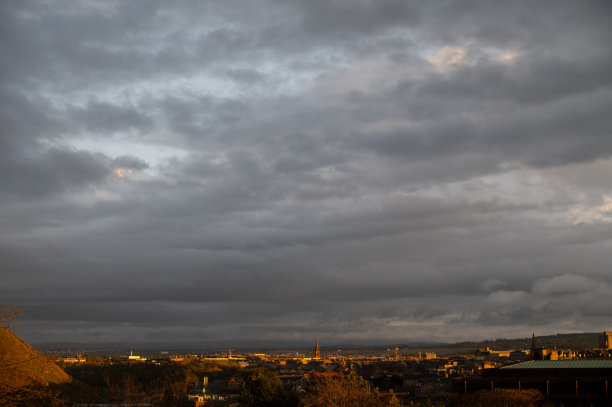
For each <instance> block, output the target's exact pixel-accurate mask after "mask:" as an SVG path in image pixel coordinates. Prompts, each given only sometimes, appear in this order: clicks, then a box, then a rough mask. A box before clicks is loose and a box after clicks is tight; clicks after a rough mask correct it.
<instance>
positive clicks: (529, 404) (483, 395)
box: [458, 389, 544, 407]
mask: <svg viewBox="0 0 612 407" xmlns="http://www.w3.org/2000/svg"><path fill="white" fill-rule="evenodd" d="M543 399H544V396H543V395H542V393H540V392H539V391H537V390H533V389H528V390H517V389H494V390H481V391H478V392H476V393H474V394H472V395H470V396H469V397H467V398H466V399H465V400H464V402H463V403H459V404H458V406H466V407H467V406H470V407H497V406H499V407H536V406H539V405H540V404H541V402H542V400H543Z"/></svg>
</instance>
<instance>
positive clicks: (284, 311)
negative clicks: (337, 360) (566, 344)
mask: <svg viewBox="0 0 612 407" xmlns="http://www.w3.org/2000/svg"><path fill="white" fill-rule="evenodd" d="M610 27H612V3H611V2H609V1H604V0H602V1H595V0H592V1H588V0H587V1H574V0H571V1H570V0H568V1H557V0H555V1H546V0H543V1H536V2H534V1H512V2H490V1H489V2H485V1H469V0H468V1H452V0H445V1H427V2H423V1H399V0H354V1H341V0H331V1H327V0H325V1H324V0H308V1H306V0H303V1H299V0H283V1H280V0H278V1H277V0H261V1H257V2H254V1H238V0H223V1H206V2H202V1H195V0H193V1H191V0H177V1H160V0H157V1H156V0H146V1H145V0H130V1H118V0H80V1H76V2H75V1H72V0H70V1H69V0H50V1H44V2H40V1H34V0H21V1H4V2H2V4H1V5H0V61H1V62H0V261H1V267H0V304H8V305H11V306H15V307H23V310H24V315H23V316H22V317H21V318H20V322H19V325H18V327H17V333H18V334H20V335H21V336H22V337H23V338H25V339H26V340H29V341H32V342H38V343H42V342H55V341H73V342H88V343H105V342H167V341H174V342H176V341H178V342H180V341H195V342H197V341H225V342H227V343H231V342H232V341H238V340H241V341H264V342H265V341H285V342H286V343H294V342H309V341H313V342H314V339H315V338H318V339H319V341H320V343H321V344H324V343H325V342H327V343H332V342H333V343H362V342H367V341H378V342H381V343H384V342H392V343H397V342H410V341H422V340H435V341H460V340H478V339H485V338H501V337H505V338H514V337H528V336H531V333H532V332H535V333H536V335H538V334H542V335H543V334H549V333H560V332H594V331H603V330H610V329H612V272H611V269H610V265H611V264H612V111H611V106H612V47H611V46H610V44H612V30H611V29H610Z"/></svg>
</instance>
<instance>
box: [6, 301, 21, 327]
mask: <svg viewBox="0 0 612 407" xmlns="http://www.w3.org/2000/svg"><path fill="white" fill-rule="evenodd" d="M21 315H23V308H21V307H19V308H12V307H10V306H8V305H6V304H5V305H3V306H2V309H0V324H2V326H4V327H5V328H7V329H12V328H13V327H14V326H15V320H16V319H17V318H18V317H20V316H21Z"/></svg>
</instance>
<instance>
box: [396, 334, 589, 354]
mask: <svg viewBox="0 0 612 407" xmlns="http://www.w3.org/2000/svg"><path fill="white" fill-rule="evenodd" d="M599 335H600V333H599V332H585V333H575V334H556V335H545V336H536V345H537V346H538V347H545V348H556V349H589V348H591V349H592V348H596V347H597V346H598V345H599V338H598V337H599ZM530 346H531V337H527V338H516V339H495V340H486V341H480V342H457V343H452V344H442V345H430V346H418V345H417V346H412V345H408V346H402V347H401V353H402V354H406V355H415V354H417V353H418V352H435V353H437V354H439V355H451V354H459V353H470V352H473V351H475V350H476V349H478V348H491V349H495V350H508V349H529V347H530Z"/></svg>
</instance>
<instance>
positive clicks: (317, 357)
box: [315, 339, 321, 359]
mask: <svg viewBox="0 0 612 407" xmlns="http://www.w3.org/2000/svg"><path fill="white" fill-rule="evenodd" d="M320 357H321V354H320V353H319V340H318V339H317V342H316V344H315V359H319V358H320Z"/></svg>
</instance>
